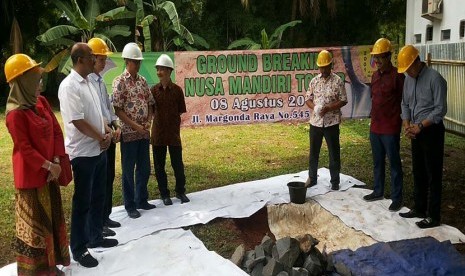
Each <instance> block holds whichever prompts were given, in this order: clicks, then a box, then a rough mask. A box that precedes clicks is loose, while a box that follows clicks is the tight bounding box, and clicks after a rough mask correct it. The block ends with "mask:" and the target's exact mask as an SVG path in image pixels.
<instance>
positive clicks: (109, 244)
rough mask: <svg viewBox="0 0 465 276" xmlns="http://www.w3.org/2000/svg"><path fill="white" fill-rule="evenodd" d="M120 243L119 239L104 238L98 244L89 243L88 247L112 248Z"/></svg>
mask: <svg viewBox="0 0 465 276" xmlns="http://www.w3.org/2000/svg"><path fill="white" fill-rule="evenodd" d="M117 245H118V240H117V239H103V240H102V241H101V242H99V243H97V244H88V245H87V247H88V248H96V247H103V248H110V247H115V246H117Z"/></svg>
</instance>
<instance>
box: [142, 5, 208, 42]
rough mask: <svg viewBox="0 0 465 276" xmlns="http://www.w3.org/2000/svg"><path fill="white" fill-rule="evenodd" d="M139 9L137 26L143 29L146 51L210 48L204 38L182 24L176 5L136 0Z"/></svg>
mask: <svg viewBox="0 0 465 276" xmlns="http://www.w3.org/2000/svg"><path fill="white" fill-rule="evenodd" d="M134 4H135V5H136V7H137V12H136V25H137V27H139V28H141V29H142V32H143V35H144V49H145V51H168V50H174V49H173V48H174V46H177V47H179V48H184V49H186V50H192V49H195V48H194V47H193V46H194V45H197V46H200V47H204V48H207V49H208V48H209V47H210V46H209V45H208V43H207V42H206V41H205V39H203V38H202V37H200V36H198V35H195V34H192V33H191V32H190V31H189V30H188V29H187V28H186V27H185V26H184V25H182V24H181V19H180V18H179V15H178V11H177V9H176V5H175V4H174V3H173V2H171V1H163V0H155V1H154V0H150V1H144V0H134Z"/></svg>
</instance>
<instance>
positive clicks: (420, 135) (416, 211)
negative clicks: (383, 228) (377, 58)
mask: <svg viewBox="0 0 465 276" xmlns="http://www.w3.org/2000/svg"><path fill="white" fill-rule="evenodd" d="M398 61H399V62H398V64H399V69H398V72H399V73H404V72H406V73H407V76H406V78H405V83H404V91H403V95H402V104H401V108H402V120H403V123H402V124H403V128H404V132H405V136H407V137H408V138H410V139H411V142H412V147H411V151H412V170H413V185H414V190H413V197H414V202H415V204H414V207H413V208H412V210H410V211H409V212H406V213H400V216H401V217H404V218H424V219H423V220H421V221H418V222H416V224H417V226H418V227H420V228H431V227H436V226H439V225H440V224H441V194H442V169H443V160H444V136H445V128H444V124H443V119H444V116H445V115H446V113H447V82H446V80H445V79H444V78H443V77H442V76H441V74H439V73H438V72H437V71H436V70H434V69H432V68H429V67H428V66H426V64H425V63H424V62H421V61H420V57H419V52H418V50H417V49H416V48H415V47H413V46H412V45H406V46H404V47H403V48H402V49H401V50H400V51H399V56H398Z"/></svg>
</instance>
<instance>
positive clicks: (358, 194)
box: [313, 189, 465, 243]
mask: <svg viewBox="0 0 465 276" xmlns="http://www.w3.org/2000/svg"><path fill="white" fill-rule="evenodd" d="M371 192H372V191H371V190H367V189H349V190H347V191H345V192H343V193H329V194H326V195H324V196H320V195H318V196H315V197H313V199H314V200H316V201H317V202H318V203H320V205H321V206H322V207H323V208H325V209H326V210H328V211H330V212H331V213H332V214H333V215H335V216H338V217H339V218H340V219H341V220H342V221H343V222H344V223H345V224H346V225H347V226H349V227H353V228H354V229H356V230H361V231H363V232H364V233H365V234H367V235H369V236H371V237H372V238H374V239H375V240H377V241H380V242H389V241H398V240H406V239H413V238H420V237H427V236H431V237H433V238H435V239H437V240H438V241H445V240H450V241H451V243H463V242H465V235H464V234H463V233H462V232H460V231H459V230H458V229H457V228H455V227H452V226H449V225H445V224H442V225H441V226H439V227H434V228H429V229H420V228H418V227H417V226H416V225H415V222H417V221H420V220H421V219H418V218H411V219H405V218H402V217H401V216H399V212H407V211H408V210H409V209H408V208H406V207H403V208H402V209H401V210H400V211H399V212H390V211H389V210H388V208H389V205H390V204H391V200H388V199H384V200H379V201H374V202H370V203H367V202H365V201H364V200H363V199H362V197H363V196H364V195H367V194H369V193H371Z"/></svg>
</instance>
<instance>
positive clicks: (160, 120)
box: [151, 82, 186, 146]
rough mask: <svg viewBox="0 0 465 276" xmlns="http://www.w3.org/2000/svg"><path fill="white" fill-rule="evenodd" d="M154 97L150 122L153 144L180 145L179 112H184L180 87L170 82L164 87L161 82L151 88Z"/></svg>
mask: <svg viewBox="0 0 465 276" xmlns="http://www.w3.org/2000/svg"><path fill="white" fill-rule="evenodd" d="M151 92H152V95H153V97H154V99H155V112H154V118H153V124H152V137H153V144H154V145H156V146H181V135H180V128H181V116H180V115H181V113H185V112H186V103H185V101H184V93H183V92H182V88H181V87H179V86H178V85H176V84H174V83H172V82H170V83H169V84H168V85H167V86H166V89H164V88H163V85H161V83H159V84H156V85H154V86H153V87H152V89H151Z"/></svg>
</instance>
